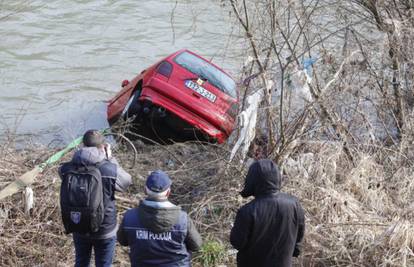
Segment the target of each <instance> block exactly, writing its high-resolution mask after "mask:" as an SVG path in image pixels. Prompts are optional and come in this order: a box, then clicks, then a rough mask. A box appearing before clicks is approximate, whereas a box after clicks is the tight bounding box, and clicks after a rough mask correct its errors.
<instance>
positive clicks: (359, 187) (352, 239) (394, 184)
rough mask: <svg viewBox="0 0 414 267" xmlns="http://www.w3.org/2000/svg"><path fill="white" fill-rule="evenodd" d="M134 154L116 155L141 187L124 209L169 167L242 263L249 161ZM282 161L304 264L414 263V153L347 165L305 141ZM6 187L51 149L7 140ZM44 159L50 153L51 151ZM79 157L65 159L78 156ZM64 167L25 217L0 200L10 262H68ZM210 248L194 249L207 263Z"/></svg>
mask: <svg viewBox="0 0 414 267" xmlns="http://www.w3.org/2000/svg"><path fill="white" fill-rule="evenodd" d="M135 145H136V148H137V152H138V154H137V159H138V160H137V162H136V164H135V166H134V168H133V169H132V168H131V163H132V162H133V157H134V156H133V153H132V152H131V150H128V149H127V148H125V147H124V148H122V147H121V148H119V149H118V150H117V151H115V155H116V156H117V158H118V159H119V160H120V162H121V163H122V164H123V165H124V166H125V168H126V170H127V171H128V172H130V173H131V174H132V175H133V177H134V185H133V186H132V187H131V188H130V190H129V191H128V192H127V193H126V194H123V195H119V198H118V203H117V204H118V208H119V213H120V214H122V213H123V212H124V211H125V210H126V209H127V208H130V207H132V206H134V205H136V203H137V202H138V199H140V198H142V192H143V190H142V189H143V179H144V177H146V175H147V174H148V172H150V171H152V170H155V169H162V170H165V171H167V172H168V173H169V175H170V176H171V177H172V179H173V188H172V190H173V194H172V201H173V202H175V203H177V204H180V205H181V206H182V207H183V208H184V209H185V210H187V211H188V212H189V213H190V215H191V217H192V218H193V219H194V221H195V222H196V226H197V227H198V229H200V231H201V233H202V235H203V237H204V238H206V239H215V240H221V241H222V242H223V243H224V244H225V246H226V247H227V250H228V252H230V255H229V256H228V257H227V259H224V260H223V262H222V264H226V265H227V266H234V253H233V252H231V250H230V249H231V247H230V245H229V243H228V234H229V231H230V229H231V223H232V222H233V219H234V215H235V211H236V210H237V208H238V207H240V206H241V205H242V204H243V203H244V201H243V200H241V198H240V197H239V196H238V191H239V190H240V189H241V186H242V183H243V178H244V175H245V172H246V169H245V167H243V166H239V165H237V164H230V165H229V164H228V163H227V159H228V156H229V152H228V147H226V146H214V145H207V144H203V143H195V142H194V143H184V144H173V145H168V146H157V145H143V144H142V143H135ZM302 147H306V153H305V151H302V153H301V152H299V153H297V154H295V156H294V157H293V158H291V159H289V160H288V161H287V162H286V163H285V164H284V166H283V168H284V172H285V174H286V176H287V178H286V179H285V181H284V185H285V186H284V188H283V190H284V191H287V192H290V193H292V194H294V195H296V196H298V197H299V199H300V200H301V202H302V204H303V207H304V208H305V210H306V223H307V226H306V236H305V248H304V252H303V255H302V256H301V257H300V258H299V259H297V260H295V266H413V265H414V257H413V248H414V230H413V229H414V227H413V224H412V221H413V216H412V212H411V210H412V206H411V205H410V204H411V203H412V200H413V197H412V193H411V192H412V189H413V186H414V183H413V182H412V181H413V179H412V178H413V173H414V169H413V167H412V165H411V163H410V161H412V159H410V158H407V157H406V156H404V157H402V156H400V155H399V154H398V153H397V152H396V151H394V150H392V149H390V148H386V149H385V148H378V149H371V150H369V151H368V150H366V149H365V150H363V149H359V150H358V151H359V152H358V153H357V155H358V164H357V165H356V166H355V167H350V166H351V165H350V164H348V163H347V161H346V160H345V157H344V155H343V153H342V152H341V150H340V149H338V146H337V145H336V144H332V143H330V144H312V145H309V144H308V145H303V146H302ZM2 151H3V153H2V155H0V166H1V168H0V186H4V185H5V183H6V182H8V181H12V180H13V179H14V178H16V177H17V176H18V175H20V174H22V173H23V172H25V171H27V170H30V168H32V167H33V165H34V164H35V163H36V160H34V159H35V158H37V157H38V156H39V155H45V153H44V152H45V150H43V149H38V150H31V149H29V148H28V149H26V150H23V151H15V150H11V149H8V148H6V147H3V149H2ZM42 157H43V156H42ZM69 158H70V155H68V156H67V158H66V159H69ZM56 168H57V167H56V166H54V167H52V168H50V169H48V170H47V171H46V172H45V173H44V175H43V176H42V177H40V178H39V179H38V182H37V183H36V184H35V185H34V186H33V190H34V192H35V198H36V200H35V208H34V210H33V211H32V214H31V216H30V217H27V216H25V215H24V212H23V202H22V197H21V195H20V194H17V195H15V196H13V197H11V198H8V199H7V200H6V201H5V202H2V203H0V242H1V244H2V246H0V254H1V257H0V265H1V266H33V265H42V266H68V265H71V264H73V258H74V256H73V255H74V251H73V246H72V240H71V238H70V236H66V235H64V233H63V228H62V224H61V220H60V212H59V205H58V189H59V184H60V182H59V180H58V178H57V172H56ZM202 257H203V255H200V254H198V255H195V258H196V263H195V265H196V266H197V265H198V266H200V265H201V264H200V262H201V260H202ZM125 265H128V256H127V249H125V248H121V247H119V246H118V248H117V255H116V260H115V266H125Z"/></svg>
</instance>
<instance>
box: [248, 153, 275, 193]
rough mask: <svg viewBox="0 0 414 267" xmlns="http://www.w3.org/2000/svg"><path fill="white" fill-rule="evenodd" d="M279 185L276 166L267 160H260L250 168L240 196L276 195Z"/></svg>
mask: <svg viewBox="0 0 414 267" xmlns="http://www.w3.org/2000/svg"><path fill="white" fill-rule="evenodd" d="M280 184H281V177H280V171H279V168H278V167H277V165H276V164H275V163H274V162H273V161H271V160H269V159H261V160H258V161H255V162H254V163H253V164H252V165H251V166H250V168H249V171H248V173H247V176H246V180H245V183H244V188H243V190H242V191H241V192H240V195H241V196H242V197H249V196H255V197H257V196H260V195H268V194H272V193H276V192H277V191H279V190H280Z"/></svg>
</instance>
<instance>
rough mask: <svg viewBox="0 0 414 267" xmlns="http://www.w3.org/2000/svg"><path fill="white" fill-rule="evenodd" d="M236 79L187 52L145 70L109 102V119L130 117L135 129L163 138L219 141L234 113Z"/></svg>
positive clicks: (227, 132)
mask: <svg viewBox="0 0 414 267" xmlns="http://www.w3.org/2000/svg"><path fill="white" fill-rule="evenodd" d="M238 107H239V103H238V91H237V87H236V83H235V82H234V80H233V79H232V78H231V77H230V75H228V74H227V73H226V72H224V71H223V70H222V69H220V68H219V67H217V66H216V65H214V64H212V63H211V62H209V61H208V60H206V59H204V58H202V57H200V56H198V55H197V54H195V53H193V52H191V51H189V50H180V51H177V52H175V53H173V54H171V55H169V56H168V57H166V58H164V59H162V60H161V61H159V62H157V63H156V64H154V65H152V66H151V67H149V68H147V69H145V70H143V71H142V72H141V73H140V74H138V75H137V76H136V77H135V78H134V79H133V80H131V81H130V82H129V81H127V80H125V81H124V82H123V83H122V90H121V91H120V92H119V93H118V94H117V95H116V96H115V97H114V98H112V99H111V100H110V101H109V104H108V121H109V123H110V124H112V123H114V122H116V121H117V120H119V119H120V118H123V119H128V118H131V120H132V121H133V131H134V132H136V133H138V134H141V135H144V136H146V137H149V138H155V139H162V140H174V141H183V140H194V139H199V140H200V139H201V140H207V141H210V142H218V143H223V142H224V141H225V140H226V139H227V138H228V137H229V135H230V134H231V132H232V131H233V128H234V125H235V119H236V116H237V112H238Z"/></svg>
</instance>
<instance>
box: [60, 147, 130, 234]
mask: <svg viewBox="0 0 414 267" xmlns="http://www.w3.org/2000/svg"><path fill="white" fill-rule="evenodd" d="M96 164H98V169H99V171H100V172H101V176H102V185H103V193H104V194H103V197H104V207H105V215H104V220H103V222H102V224H101V227H100V228H99V231H98V232H96V233H93V234H92V233H90V234H82V235H81V234H75V235H79V236H82V237H86V238H91V239H106V238H111V237H114V236H115V235H116V230H117V222H116V207H115V191H120V192H123V191H125V190H126V188H127V187H128V186H129V185H130V184H131V176H130V175H129V174H128V173H126V172H125V171H124V170H123V169H122V168H121V167H120V166H119V164H118V162H117V161H116V160H115V159H114V158H111V159H110V160H108V159H106V155H105V152H104V151H101V150H99V149H98V148H96V147H84V148H81V149H80V150H78V151H76V152H75V154H74V155H73V158H72V161H70V162H67V163H64V164H63V165H62V166H61V167H60V169H59V175H60V176H61V177H62V175H64V174H65V173H66V172H68V171H69V170H70V169H72V168H74V167H76V166H77V165H96Z"/></svg>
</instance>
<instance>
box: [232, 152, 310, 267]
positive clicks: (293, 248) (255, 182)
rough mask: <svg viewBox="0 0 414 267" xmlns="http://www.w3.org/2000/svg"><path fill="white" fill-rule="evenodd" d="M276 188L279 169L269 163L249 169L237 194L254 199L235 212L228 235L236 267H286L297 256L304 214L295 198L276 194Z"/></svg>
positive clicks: (303, 226) (278, 185) (284, 194)
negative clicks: (235, 254) (235, 252)
mask: <svg viewBox="0 0 414 267" xmlns="http://www.w3.org/2000/svg"><path fill="white" fill-rule="evenodd" d="M280 184H281V176H280V172H279V169H278V167H277V166H276V165H275V164H274V163H273V162H272V161H271V160H267V159H265V160H259V161H256V162H254V163H253V164H252V166H251V167H250V169H249V171H248V173H247V176H246V181H245V186H244V189H243V191H242V192H241V193H240V194H241V195H242V196H243V197H249V196H254V197H255V199H254V200H252V201H250V202H249V203H247V204H246V205H244V206H243V207H241V208H240V209H239V211H238V212H237V215H236V220H235V223H234V226H233V228H232V230H231V234H230V242H231V244H232V245H233V247H234V248H236V249H237V250H238V254H237V265H238V266H246V267H251V266H254V267H262V266H263V267H271V266H272V267H288V266H292V256H298V255H299V253H300V243H301V241H302V239H303V235H304V230H305V222H304V212H303V209H302V207H301V205H300V204H299V201H298V200H297V199H296V198H295V197H293V196H291V195H289V194H286V193H281V192H279V190H280Z"/></svg>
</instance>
